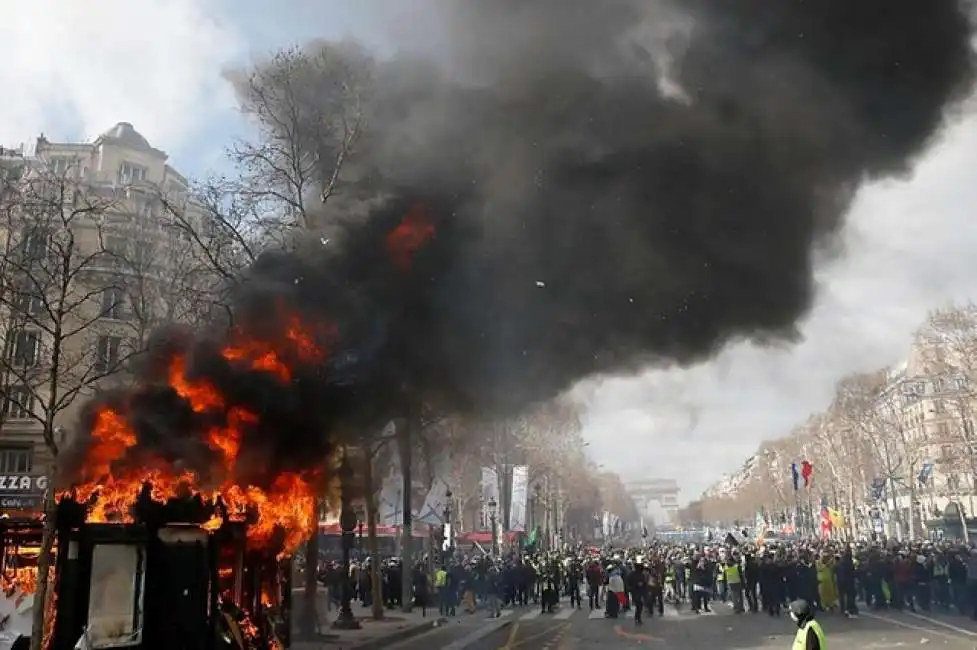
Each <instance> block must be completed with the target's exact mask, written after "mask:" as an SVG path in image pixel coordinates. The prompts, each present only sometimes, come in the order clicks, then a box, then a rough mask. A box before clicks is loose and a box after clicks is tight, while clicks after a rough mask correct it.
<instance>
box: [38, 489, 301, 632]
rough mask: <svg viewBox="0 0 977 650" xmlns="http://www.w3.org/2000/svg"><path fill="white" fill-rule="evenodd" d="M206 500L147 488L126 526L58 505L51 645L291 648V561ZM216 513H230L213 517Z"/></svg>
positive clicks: (66, 503)
mask: <svg viewBox="0 0 977 650" xmlns="http://www.w3.org/2000/svg"><path fill="white" fill-rule="evenodd" d="M224 510H225V508H224V505H223V503H222V502H221V501H220V500H219V499H218V500H217V501H216V502H205V501H204V500H202V499H201V498H200V497H199V496H196V497H188V498H183V499H171V500H169V501H167V502H166V503H160V502H157V501H154V500H153V498H152V496H151V491H150V488H149V486H146V487H145V488H144V489H143V491H142V492H141V493H140V495H139V498H138V499H137V501H136V503H135V504H134V506H133V508H132V510H131V515H132V516H131V521H129V522H126V523H90V522H87V521H86V519H87V514H88V508H87V504H84V503H78V502H77V501H75V500H73V499H72V498H65V499H62V500H61V501H60V503H59V504H58V519H57V521H58V530H57V535H58V537H57V545H58V549H59V552H58V553H57V559H56V565H55V576H56V578H55V580H56V585H57V602H56V608H55V609H56V618H55V621H54V628H53V634H52V638H51V643H50V645H49V646H48V647H49V650H70V649H71V648H74V647H75V644H76V643H77V642H78V640H79V638H81V637H82V636H83V635H87V636H88V643H89V644H90V646H91V647H92V648H99V647H108V646H120V645H125V646H126V647H129V648H137V649H142V650H224V649H231V648H240V649H242V650H272V649H279V648H287V647H288V646H289V638H288V630H289V611H290V602H289V597H288V593H289V591H290V586H289V584H288V581H289V574H290V568H291V567H290V563H289V562H288V561H280V560H278V559H277V558H276V553H274V552H269V551H268V550H267V549H264V548H263V549H262V550H261V551H260V552H259V551H258V550H256V549H252V548H250V547H249V544H248V537H247V531H248V526H249V524H250V523H251V522H249V521H247V520H243V521H233V520H231V519H230V518H229V517H228V516H227V513H226V512H225V511H224ZM215 515H217V516H222V519H215V518H214V517H215Z"/></svg>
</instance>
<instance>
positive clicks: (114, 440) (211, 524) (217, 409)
mask: <svg viewBox="0 0 977 650" xmlns="http://www.w3.org/2000/svg"><path fill="white" fill-rule="evenodd" d="M284 320H285V327H284V328H283V332H282V335H281V337H280V339H281V340H278V341H264V340H257V339H252V338H248V337H247V336H246V335H245V334H244V332H242V331H235V332H234V335H233V336H232V340H231V342H230V343H229V344H228V345H227V346H225V347H224V349H223V350H222V354H223V356H224V358H225V359H226V360H227V361H228V362H229V363H231V364H232V365H235V366H238V367H244V368H247V369H249V370H252V371H255V372H263V373H268V374H269V375H271V376H272V377H274V378H276V379H277V380H278V381H280V382H282V383H287V382H290V381H291V380H292V377H293V375H294V365H296V364H310V363H318V362H320V361H321V360H322V359H323V358H324V356H325V355H324V354H323V352H322V351H321V350H320V349H319V347H318V346H317V345H316V342H315V341H316V338H315V337H314V336H313V335H312V333H310V332H309V331H308V329H307V328H306V327H305V325H304V324H303V323H302V322H301V321H300V320H299V319H297V318H288V319H284ZM186 368H187V360H186V359H185V358H184V357H182V356H178V357H176V358H174V359H173V360H172V361H171V362H170V366H169V373H168V378H167V380H168V383H169V385H170V387H171V388H172V389H173V391H174V392H175V393H176V394H177V395H179V396H180V397H181V398H182V399H183V400H184V401H185V402H186V403H187V404H188V405H189V407H190V408H191V409H192V410H193V411H194V412H195V413H207V414H212V415H214V416H215V417H219V416H222V417H220V419H221V420H222V422H221V423H220V424H219V425H217V426H214V427H212V428H210V429H209V430H208V431H206V432H205V442H206V443H207V445H208V446H209V447H210V448H211V449H212V450H213V451H214V452H215V455H216V457H217V458H218V459H219V466H218V467H214V468H210V469H211V475H213V476H217V477H220V478H219V479H217V480H216V481H215V482H216V483H217V484H216V485H215V486H204V485H202V484H201V481H200V477H199V476H197V475H196V474H195V473H194V472H192V471H188V470H178V469H177V468H175V467H173V466H172V464H171V463H168V462H166V461H164V460H162V459H158V458H148V459H146V458H140V459H139V467H132V466H131V465H132V460H131V459H129V458H127V453H128V452H129V450H130V448H131V447H133V446H134V445H135V444H136V434H135V432H134V430H133V428H132V426H131V424H130V423H129V421H128V420H127V418H126V416H125V415H124V414H123V413H120V412H117V411H114V410H112V409H110V408H103V409H101V410H100V411H99V412H98V413H97V414H96V417H95V421H94V426H93V428H92V431H91V438H92V441H93V444H91V446H90V448H89V449H88V450H87V457H86V459H85V461H86V462H85V465H84V469H83V470H82V471H83V473H84V477H85V481H84V482H83V483H82V484H80V485H77V486H75V488H74V495H73V496H74V498H75V499H77V500H78V501H81V502H87V503H89V504H90V507H89V510H88V520H89V521H93V522H109V521H112V522H127V521H130V520H131V514H130V512H131V509H132V506H133V505H134V503H135V501H136V499H137V498H138V496H139V493H140V490H141V489H142V487H143V485H144V484H149V485H150V489H151V494H152V497H153V499H154V500H155V501H158V502H165V501H167V500H168V499H171V498H176V497H179V496H188V495H200V496H201V497H202V498H203V499H204V500H205V501H208V502H210V501H216V499H217V498H218V497H220V498H221V499H222V500H223V502H224V504H225V505H226V506H227V511H228V513H229V516H231V517H232V518H236V517H241V518H243V517H245V516H247V517H248V518H249V521H250V522H251V525H250V526H249V528H248V538H249V541H250V543H251V544H252V546H253V547H255V548H265V549H267V550H280V551H281V554H282V555H287V554H291V552H293V551H294V550H295V549H296V548H297V547H298V546H299V545H300V544H301V543H302V542H303V541H304V540H306V539H307V538H308V537H309V536H310V535H311V534H312V533H313V531H314V520H313V516H314V513H315V490H314V487H313V481H314V479H315V478H316V477H315V476H313V475H312V474H306V475H300V474H297V473H282V474H280V475H277V476H275V477H273V478H272V479H271V480H270V481H269V483H268V487H267V488H264V489H263V488H260V487H257V486H255V485H248V484H243V483H242V481H240V480H239V477H238V476H237V459H238V454H239V452H240V451H241V440H242V438H243V437H244V432H245V431H247V430H248V429H249V428H250V427H253V426H255V425H257V424H258V423H259V421H260V418H259V416H258V414H256V413H253V412H252V411H250V410H248V409H246V408H244V407H241V406H237V405H229V404H227V401H226V399H225V398H224V396H223V395H222V394H221V393H220V391H219V390H218V389H217V387H216V386H214V385H213V384H211V383H210V382H208V381H206V380H205V379H198V378H189V377H187V373H186ZM222 523H223V522H222V520H221V519H220V518H219V517H215V518H214V519H212V520H211V521H208V522H206V523H205V524H203V526H204V528H206V529H209V530H215V529H216V528H219V527H220V525H221V524H222ZM273 543H275V544H282V546H281V547H277V546H276V548H275V549H271V545H272V544H273Z"/></svg>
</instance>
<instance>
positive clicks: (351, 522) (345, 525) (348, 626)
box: [332, 451, 361, 630]
mask: <svg viewBox="0 0 977 650" xmlns="http://www.w3.org/2000/svg"><path fill="white" fill-rule="evenodd" d="M352 476H353V472H352V470H351V469H350V466H349V463H348V462H347V460H346V452H345V451H344V452H343V459H342V461H340V463H339V499H340V504H341V510H340V513H339V525H340V527H341V528H342V530H343V536H342V544H343V582H342V591H341V592H340V604H339V617H338V618H337V619H336V620H335V621H334V622H333V624H332V626H333V628H334V629H336V630H358V629H360V627H361V626H360V622H359V621H357V620H356V618H355V617H354V616H353V610H352V609H350V599H351V597H352V594H351V593H350V588H349V587H350V584H349V552H350V550H351V549H352V548H353V531H354V530H356V511H355V510H353V507H352V504H350V502H349V481H350V479H351V478H352Z"/></svg>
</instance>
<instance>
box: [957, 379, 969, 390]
mask: <svg viewBox="0 0 977 650" xmlns="http://www.w3.org/2000/svg"><path fill="white" fill-rule="evenodd" d="M967 383H968V382H967V378H966V377H957V378H956V379H954V384H956V387H957V390H966V389H967Z"/></svg>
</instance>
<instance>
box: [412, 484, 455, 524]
mask: <svg viewBox="0 0 977 650" xmlns="http://www.w3.org/2000/svg"><path fill="white" fill-rule="evenodd" d="M446 505H448V483H447V482H446V481H445V480H444V479H442V478H435V479H434V482H432V483H431V489H430V490H428V492H427V497H425V498H424V505H422V506H421V509H420V510H418V511H417V516H416V517H415V519H414V521H416V522H417V523H419V524H428V525H429V526H443V525H444V509H445V506H446Z"/></svg>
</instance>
